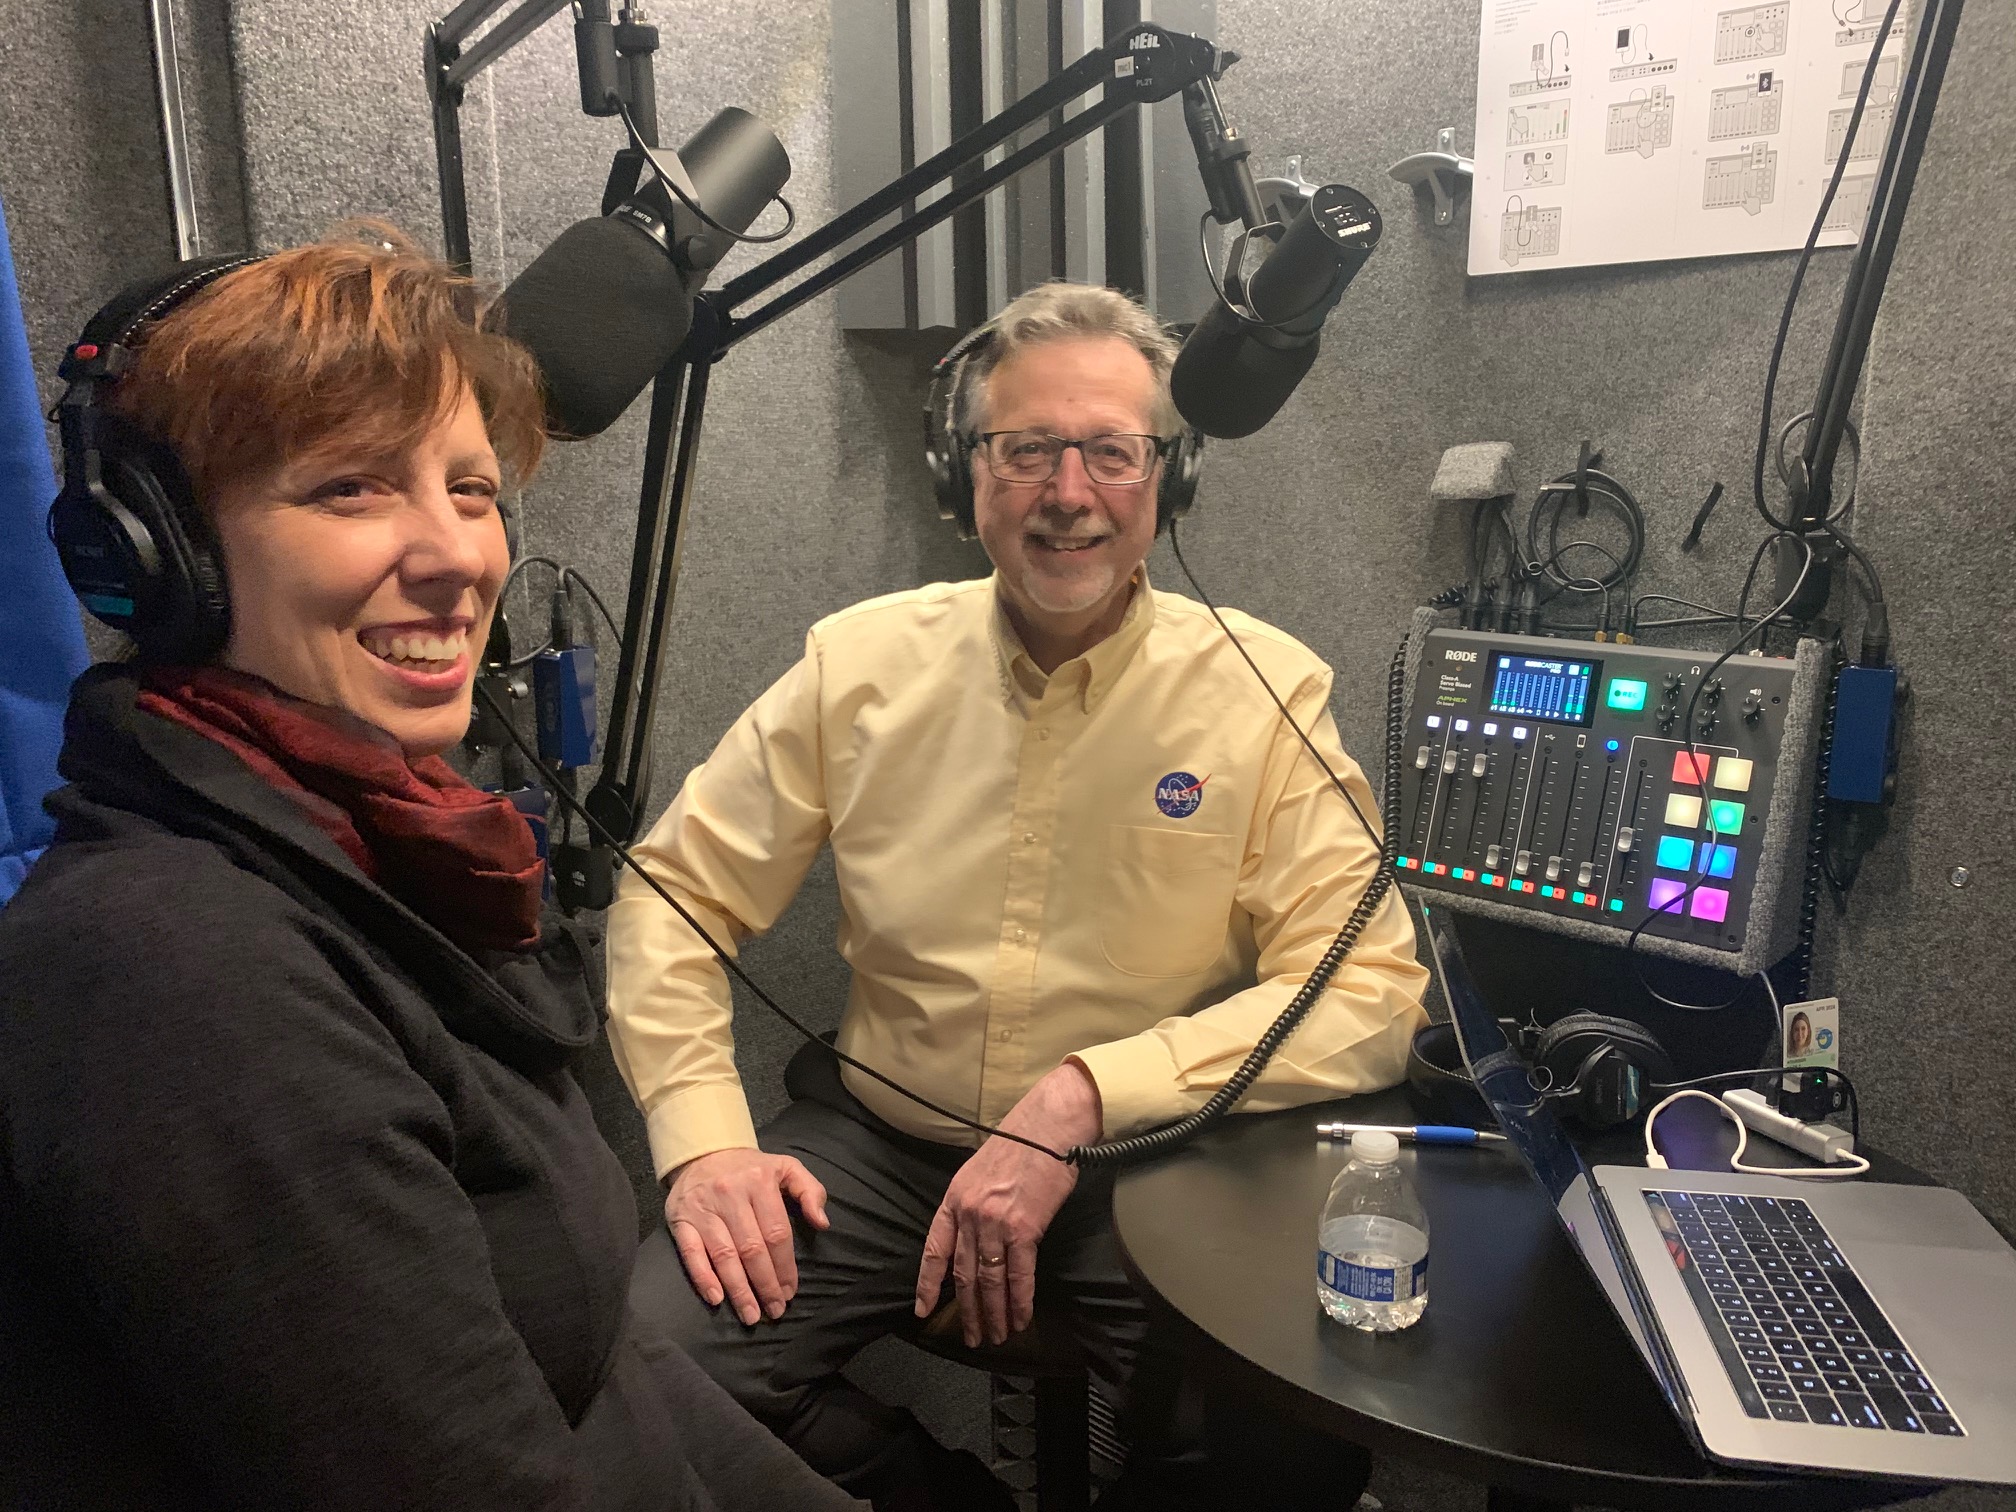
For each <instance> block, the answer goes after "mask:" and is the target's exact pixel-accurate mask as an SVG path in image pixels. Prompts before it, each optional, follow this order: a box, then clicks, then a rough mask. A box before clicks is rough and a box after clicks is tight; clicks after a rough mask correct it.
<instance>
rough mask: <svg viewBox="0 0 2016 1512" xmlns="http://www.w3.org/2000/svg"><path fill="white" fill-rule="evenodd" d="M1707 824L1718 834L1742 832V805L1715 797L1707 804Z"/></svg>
mask: <svg viewBox="0 0 2016 1512" xmlns="http://www.w3.org/2000/svg"><path fill="white" fill-rule="evenodd" d="M1708 825H1709V828H1711V829H1712V830H1714V831H1715V833H1716V834H1718V835H1737V834H1741V833H1742V832H1743V805H1742V804H1740V803H1730V802H1728V801H1726V800H1724V799H1720V798H1718V799H1716V800H1715V801H1714V802H1712V803H1710V804H1709V805H1708Z"/></svg>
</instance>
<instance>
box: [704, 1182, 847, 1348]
mask: <svg viewBox="0 0 2016 1512" xmlns="http://www.w3.org/2000/svg"><path fill="white" fill-rule="evenodd" d="M787 1193H788V1194H789V1195H790V1196H791V1198H792V1199H793V1200H795V1201H796V1202H797V1204H798V1207H799V1210H800V1211H801V1212H803V1213H804V1214H805V1220H806V1222H808V1223H810V1224H811V1225H812V1226H813V1227H814V1228H819V1229H823V1228H826V1227H829V1226H830V1221H829V1220H828V1219H827V1217H826V1188H824V1187H823V1186H821V1185H820V1184H819V1179H818V1178H817V1177H816V1176H814V1175H813V1174H812V1173H811V1172H810V1171H808V1170H806V1169H805V1167H804V1166H802V1165H800V1164H799V1163H798V1162H797V1161H796V1160H794V1159H793V1158H792V1157H791V1156H789V1155H766V1154H764V1153H763V1152H762V1151H761V1150H716V1151H715V1152H714V1153H713V1154H711V1155H700V1156H697V1157H695V1158H694V1159H692V1160H689V1161H687V1162H686V1164H684V1165H683V1166H680V1167H679V1168H678V1169H677V1170H676V1171H674V1172H673V1173H672V1182H671V1186H670V1187H669V1188H668V1189H667V1191H666V1195H665V1226H666V1227H667V1228H669V1229H671V1231H672V1242H673V1243H674V1244H676V1245H678V1247H679V1259H680V1261H681V1262H682V1263H683V1264H684V1265H685V1267H686V1279H687V1280H689V1281H691V1282H692V1283H693V1290H695V1291H696V1292H698V1293H699V1294H700V1300H701V1301H703V1302H705V1303H706V1304H707V1305H708V1306H709V1307H714V1306H717V1305H718V1304H719V1303H720V1302H721V1300H722V1298H723V1297H726V1298H727V1300H728V1302H729V1304H730V1305H731V1306H732V1307H733V1308H734V1309H735V1316H736V1317H738V1318H740V1319H741V1320H742V1321H743V1322H744V1323H745V1324H754V1323H755V1322H756V1321H757V1319H758V1318H760V1317H762V1316H764V1315H765V1314H768V1315H769V1316H770V1317H772V1318H781V1317H782V1316H783V1315H784V1304H785V1303H787V1302H789V1301H790V1300H791V1299H792V1298H793V1297H794V1296H796V1295H797V1294H798V1257H797V1255H796V1253H795V1252H794V1250H793V1249H792V1245H791V1215H790V1214H789V1213H788V1212H787V1211H786V1210H785V1207H784V1195H783V1194H787Z"/></svg>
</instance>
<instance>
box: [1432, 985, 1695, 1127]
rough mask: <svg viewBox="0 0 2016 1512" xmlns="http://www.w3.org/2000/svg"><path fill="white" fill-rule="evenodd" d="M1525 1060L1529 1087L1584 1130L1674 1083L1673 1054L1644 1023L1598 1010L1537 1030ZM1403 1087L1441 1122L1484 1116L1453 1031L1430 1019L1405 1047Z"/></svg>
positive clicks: (1623, 1115)
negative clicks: (1405, 1067)
mask: <svg viewBox="0 0 2016 1512" xmlns="http://www.w3.org/2000/svg"><path fill="white" fill-rule="evenodd" d="M1530 1038H1531V1047H1530V1049H1529V1051H1528V1053H1527V1064H1528V1065H1529V1066H1530V1067H1531V1068H1532V1070H1531V1073H1530V1074H1531V1076H1532V1080H1533V1089H1534V1091H1535V1093H1537V1094H1538V1095H1539V1096H1541V1097H1543V1098H1546V1099H1548V1100H1549V1101H1552V1102H1558V1103H1559V1104H1560V1105H1561V1112H1562V1113H1563V1114H1565V1115H1567V1116H1568V1117H1571V1118H1573V1119H1575V1120H1576V1121H1578V1122H1579V1123H1581V1124H1582V1125H1583V1126H1584V1127H1586V1128H1590V1129H1609V1128H1614V1127H1616V1126H1617V1125H1618V1124H1625V1123H1629V1122H1630V1121H1631V1120H1632V1119H1634V1118H1636V1117H1637V1116H1638V1115H1639V1114H1641V1113H1643V1112H1644V1111H1645V1109H1646V1108H1647V1107H1648V1106H1650V1104H1651V1102H1652V1099H1653V1094H1655V1093H1657V1092H1660V1091H1663V1090H1665V1089H1667V1088H1669V1087H1672V1086H1673V1085H1675V1084H1676V1082H1677V1080H1678V1078H1677V1074H1676V1073H1675V1071H1674V1069H1673V1059H1672V1057H1671V1056H1669V1055H1668V1054H1667V1053H1666V1048H1665V1046H1663V1045H1661V1044H1660V1043H1659V1040H1658V1038H1657V1036H1655V1035H1654V1034H1653V1033H1652V1031H1651V1030H1649V1029H1647V1028H1645V1026H1644V1025H1642V1024H1634V1023H1632V1022H1631V1020H1629V1019H1622V1018H1612V1017H1610V1016H1609V1015H1608V1014H1603V1013H1571V1014H1569V1015H1568V1016H1567V1017H1565V1018H1562V1019H1557V1020H1556V1021H1555V1022H1554V1023H1551V1024H1549V1025H1548V1026H1547V1027H1546V1028H1545V1029H1542V1030H1540V1031H1539V1032H1538V1034H1537V1035H1535V1036H1530ZM1407 1086H1408V1091H1409V1093H1410V1094H1411V1095H1412V1096H1413V1097H1414V1098H1415V1099H1416V1101H1417V1102H1419V1103H1420V1104H1421V1105H1422V1106H1423V1108H1424V1111H1426V1112H1427V1113H1428V1114H1429V1115H1430V1116H1432V1117H1434V1118H1437V1119H1440V1120H1441V1121H1443V1122H1446V1123H1462V1122H1467V1121H1470V1120H1473V1119H1477V1118H1484V1119H1486V1120H1488V1119H1489V1118H1490V1111H1489V1109H1487V1108H1486V1107H1485V1104H1484V1099H1483V1097H1482V1096H1481V1095H1479V1093H1478V1091H1477V1086H1476V1083H1475V1082H1473V1081H1471V1079H1470V1073H1469V1072H1468V1070H1466V1069H1465V1067H1464V1065H1463V1052H1462V1049H1461V1047H1460V1046H1459V1045H1458V1044H1457V1041H1456V1031H1455V1029H1454V1028H1453V1027H1451V1026H1450V1025H1448V1024H1430V1025H1429V1026H1428V1027H1427V1028H1425V1029H1423V1030H1422V1031H1421V1032H1420V1033H1418V1034H1416V1035H1415V1036H1414V1042H1413V1044H1412V1045H1410V1046H1409V1047H1408V1050H1407Z"/></svg>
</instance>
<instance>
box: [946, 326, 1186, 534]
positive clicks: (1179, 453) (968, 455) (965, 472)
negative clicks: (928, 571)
mask: <svg viewBox="0 0 2016 1512" xmlns="http://www.w3.org/2000/svg"><path fill="white" fill-rule="evenodd" d="M993 340H994V326H993V324H992V323H991V322H990V323H989V324H987V325H983V326H981V327H980V328H979V329H978V330H976V331H973V332H972V333H971V334H969V335H967V336H965V337H963V338H961V339H960V341H959V343H958V344H957V345H956V346H954V347H953V348H952V350H951V351H949V352H947V353H946V354H945V355H944V356H943V357H941V358H939V359H938V362H937V365H936V366H934V367H933V368H932V369H931V394H930V397H929V398H928V399H926V400H925V402H924V465H925V466H926V467H928V468H929V469H930V470H931V486H932V489H933V491H934V492H935V493H936V494H937V496H938V513H939V514H940V515H941V516H942V517H943V518H945V519H948V520H951V521H952V522H954V523H955V524H956V525H957V526H958V527H959V536H960V539H962V540H968V541H970V540H971V539H973V537H974V536H975V535H977V534H978V533H979V532H978V530H977V528H976V527H975V525H974V523H973V451H974V447H975V445H976V444H977V443H978V441H979V437H977V436H973V435H970V434H968V433H967V432H965V431H962V430H961V429H960V428H959V412H960V409H961V408H962V404H961V401H962V400H963V398H964V397H965V392H966V374H967V372H968V371H969V370H970V369H971V366H972V362H973V359H974V358H975V357H976V356H977V355H979V353H980V352H981V351H982V350H983V349H984V348H985V347H986V346H988V345H989V344H990V343H991V342H992V341H993ZM1203 475H1204V436H1203V434H1202V432H1200V431H1198V430H1197V429H1196V428H1195V427H1193V426H1188V425H1186V426H1184V427H1183V429H1182V431H1181V432H1180V433H1179V434H1178V435H1177V436H1175V437H1174V438H1173V439H1171V440H1168V441H1164V442H1163V443H1162V478H1161V481H1160V482H1159V483H1158V484H1157V485H1156V489H1155V533H1156V534H1157V535H1160V534H1161V533H1162V532H1163V531H1165V530H1167V529H1168V528H1169V524H1170V522H1171V521H1172V520H1179V519H1181V518H1182V517H1183V516H1184V515H1185V514H1188V513H1189V511H1190V506H1191V505H1192V504H1194V503H1195V502H1196V501H1197V483H1198V480H1199V479H1200V478H1201V477H1203Z"/></svg>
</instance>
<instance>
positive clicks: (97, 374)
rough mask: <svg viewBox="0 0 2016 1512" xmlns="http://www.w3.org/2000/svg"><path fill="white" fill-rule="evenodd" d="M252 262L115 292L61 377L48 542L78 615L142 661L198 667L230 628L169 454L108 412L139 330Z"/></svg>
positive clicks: (185, 267) (180, 271) (209, 552)
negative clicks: (111, 632)
mask: <svg viewBox="0 0 2016 1512" xmlns="http://www.w3.org/2000/svg"><path fill="white" fill-rule="evenodd" d="M260 260H261V255H260V254H246V255H240V256H236V257H211V258H203V259H200V260H198V261H195V262H186V263H182V264H180V265H179V266H177V267H176V268H175V269H174V270H173V271H172V272H170V273H167V274H164V275H162V276H159V277H156V278H150V279H147V280H145V281H143V282H140V283H136V284H133V285H131V286H130V287H128V288H126V289H124V290H122V291H121V292H120V293H119V294H118V295H117V296H115V297H114V298H113V299H112V300H111V301H110V302H109V303H108V304H106V305H105V307H104V308H103V309H101V310H99V312H98V313H97V314H96V315H93V316H92V317H91V319H90V321H89V323H87V324H86V325H85V327H84V334H83V335H82V336H80V337H78V338H77V340H76V342H75V343H73V344H72V345H71V347H70V349H69V351H67V352H66V353H64V356H63V363H62V366H61V367H59V368H58V369H57V376H58V377H60V378H62V379H63V380H64V382H66V383H67V384H69V387H68V388H67V389H65V390H64V393H63V397H62V398H61V399H59V400H57V401H56V408H55V409H54V410H52V411H51V412H50V415H49V418H50V419H52V420H54V421H55V422H56V423H57V425H58V426H59V427H60V429H61V431H62V441H63V490H62V492H61V493H59V494H58V495H57V496H56V502H55V503H54V504H52V505H50V506H49V539H50V540H51V541H52V542H53V543H54V544H55V547H56V554H57V556H58V558H60V559H61V561H62V563H63V575H64V576H65V577H67V578H69V580H70V586H71V588H72V589H74V590H75V591H76V594H77V597H78V598H79V599H81V600H82V601H83V604H84V607H85V608H86V609H88V610H90V611H91V613H92V614H93V615H94V616H95V617H96V618H98V619H99V620H102V621H103V622H104V623H105V624H108V625H110V626H111V627H112V628H113V629H115V630H122V631H124V632H125V633H126V634H127V635H130V636H131V637H132V638H133V641H134V644H135V645H136V646H137V647H138V648H139V652H140V655H141V657H142V658H143V659H145V660H148V661H154V662H200V661H204V660H207V659H208V658H209V657H211V656H213V655H215V654H216V653H217V651H219V650H220V649H222V647H223V645H224V638H225V636H226V634H227V633H228V632H229V630H230V628H231V606H230V600H229V597H228V595H227V594H226V591H225V583H224V563H223V559H222V557H221V556H220V555H219V553H218V551H217V543H216V541H215V539H214V538H213V536H212V534H211V531H210V527H209V525H208V523H207V522H206V521H205V520H204V518H203V514H202V511H201V510H199V509H198V508H197V506H196V498H195V495H194V492H193V491H192V490H191V488H190V486H189V478H188V474H187V473H185V472H184V471H183V469H182V464H181V462H180V461H178V460H177V458H176V456H175V454H174V452H173V451H171V450H170V449H169V448H168V447H166V446H164V445H162V444H161V443H160V442H157V441H154V440H152V439H151V438H149V437H147V436H145V435H143V434H142V433H141V432H140V430H139V429H138V428H137V427H136V426H134V425H133V424H132V422H131V421H128V420H125V419H123V418H122V417H120V416H119V415H116V414H114V413H112V412H111V411H110V410H109V409H108V408H107V407H106V401H107V399H108V398H109V397H110V394H111V391H112V389H113V386H114V385H115V384H117V383H118V381H119V379H120V377H121V376H122V375H123V374H125V372H126V371H127V370H128V369H129V368H130V367H131V366H132V365H133V357H134V353H135V350H136V348H137V346H138V343H139V340H140V337H141V335H142V333H143V332H144V331H145V329H146V328H147V327H148V326H150V325H152V324H154V323H155V322H157V321H159V320H160V319H161V318H162V317H163V316H164V315H166V314H167V313H168V312H169V311H170V310H173V309H175V308H176V307H177V306H178V305H181V304H183V303H185V302H187V301H188V300H190V299H192V298H194V297H195V296H196V295H197V294H199V293H200V292H202V291H203V290H204V289H207V288H208V287H210V285H211V284H213V283H215V282H216V281H217V280H218V279H220V278H222V277H224V276H225V275H226V274H227V273H234V272H236V271H237V270H238V269H240V268H244V267H249V266H250V265H251V264H253V263H255V262H258V261H260Z"/></svg>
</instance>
